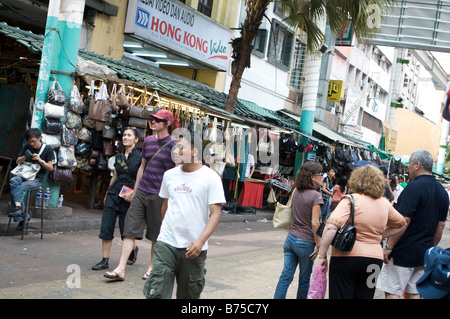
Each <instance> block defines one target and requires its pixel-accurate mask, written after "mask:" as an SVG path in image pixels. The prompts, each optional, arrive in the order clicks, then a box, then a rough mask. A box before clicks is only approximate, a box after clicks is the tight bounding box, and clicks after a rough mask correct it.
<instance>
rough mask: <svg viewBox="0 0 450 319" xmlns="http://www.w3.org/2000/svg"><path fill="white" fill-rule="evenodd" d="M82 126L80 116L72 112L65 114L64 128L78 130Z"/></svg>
mask: <svg viewBox="0 0 450 319" xmlns="http://www.w3.org/2000/svg"><path fill="white" fill-rule="evenodd" d="M82 125H83V123H82V121H81V116H79V115H78V114H77V113H74V112H67V115H66V126H67V128H75V129H80V128H81V126H82Z"/></svg>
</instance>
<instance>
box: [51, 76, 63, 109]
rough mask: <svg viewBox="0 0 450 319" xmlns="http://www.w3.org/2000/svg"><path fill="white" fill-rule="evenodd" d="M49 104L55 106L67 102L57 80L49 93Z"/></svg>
mask: <svg viewBox="0 0 450 319" xmlns="http://www.w3.org/2000/svg"><path fill="white" fill-rule="evenodd" d="M56 86H58V87H56ZM47 102H48V103H51V104H55V105H64V104H66V102H67V96H66V93H65V92H64V91H63V89H62V87H61V85H60V84H59V83H58V81H56V80H55V81H53V83H52V86H51V87H50V89H49V90H48V92H47Z"/></svg>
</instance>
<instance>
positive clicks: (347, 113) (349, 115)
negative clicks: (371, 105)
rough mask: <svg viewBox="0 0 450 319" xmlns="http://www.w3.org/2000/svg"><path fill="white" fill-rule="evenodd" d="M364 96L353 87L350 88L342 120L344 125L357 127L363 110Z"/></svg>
mask: <svg viewBox="0 0 450 319" xmlns="http://www.w3.org/2000/svg"><path fill="white" fill-rule="evenodd" d="M361 101H362V96H361V93H360V92H358V90H356V89H355V88H353V87H349V88H348V93H347V100H346V101H345V109H344V113H343V115H342V116H343V118H342V124H343V125H349V126H357V125H358V120H359V109H360V108H361Z"/></svg>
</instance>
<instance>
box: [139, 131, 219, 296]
mask: <svg viewBox="0 0 450 319" xmlns="http://www.w3.org/2000/svg"><path fill="white" fill-rule="evenodd" d="M201 143H202V141H201V138H200V137H199V138H198V141H196V136H192V138H190V139H188V138H187V137H184V138H183V139H182V140H181V142H179V143H178V144H177V146H176V149H177V150H179V158H181V161H182V164H181V165H180V166H177V167H175V168H173V169H171V170H168V171H167V172H166V173H164V177H163V181H162V185H161V191H160V193H159V196H160V197H161V198H163V199H164V203H163V206H162V211H161V215H162V216H163V222H162V226H161V232H160V234H159V236H158V242H157V244H156V246H155V250H154V255H155V258H154V263H153V269H152V271H151V273H150V276H149V277H148V279H147V281H146V282H145V285H144V289H143V293H144V295H145V296H146V297H147V298H149V299H170V298H171V297H172V291H173V287H174V283H175V279H176V284H177V291H176V297H177V299H198V298H200V294H201V292H202V291H203V287H204V285H205V272H206V271H205V261H206V252H207V249H208V239H209V237H210V236H211V235H212V233H213V232H214V230H215V229H216V227H217V225H218V223H219V221H220V215H221V213H222V204H223V203H225V195H224V192H223V188H222V182H221V180H220V176H219V175H218V174H217V173H216V172H215V171H213V170H212V169H210V168H209V167H207V166H204V165H203V164H202V159H201V156H202V151H201V150H202V144H201Z"/></svg>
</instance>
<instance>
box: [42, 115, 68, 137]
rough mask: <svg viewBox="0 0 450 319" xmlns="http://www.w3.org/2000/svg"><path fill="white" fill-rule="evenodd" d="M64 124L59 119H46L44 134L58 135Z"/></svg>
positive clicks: (44, 121)
mask: <svg viewBox="0 0 450 319" xmlns="http://www.w3.org/2000/svg"><path fill="white" fill-rule="evenodd" d="M62 128H63V124H62V123H61V121H60V120H59V119H55V118H51V117H45V118H44V120H43V121H42V132H43V133H45V134H50V135H57V134H59V133H61V131H62Z"/></svg>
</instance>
